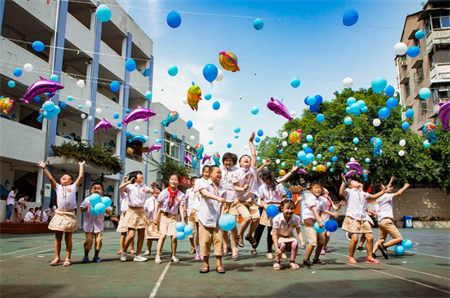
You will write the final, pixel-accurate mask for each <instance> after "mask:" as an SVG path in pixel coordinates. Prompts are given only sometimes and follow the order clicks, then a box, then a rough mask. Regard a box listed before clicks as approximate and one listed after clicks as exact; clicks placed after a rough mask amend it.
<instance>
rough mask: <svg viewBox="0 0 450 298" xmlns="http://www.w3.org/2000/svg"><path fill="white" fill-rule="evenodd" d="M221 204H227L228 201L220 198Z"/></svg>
mask: <svg viewBox="0 0 450 298" xmlns="http://www.w3.org/2000/svg"><path fill="white" fill-rule="evenodd" d="M219 202H221V203H226V202H227V200H225V199H224V198H220V200H219Z"/></svg>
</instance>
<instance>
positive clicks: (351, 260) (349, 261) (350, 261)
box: [347, 257, 358, 264]
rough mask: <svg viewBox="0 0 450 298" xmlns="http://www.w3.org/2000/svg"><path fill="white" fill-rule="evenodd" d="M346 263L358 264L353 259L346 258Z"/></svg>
mask: <svg viewBox="0 0 450 298" xmlns="http://www.w3.org/2000/svg"><path fill="white" fill-rule="evenodd" d="M347 263H350V264H357V263H358V262H356V260H355V258H352V257H348V260H347Z"/></svg>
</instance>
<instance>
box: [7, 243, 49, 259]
mask: <svg viewBox="0 0 450 298" xmlns="http://www.w3.org/2000/svg"><path fill="white" fill-rule="evenodd" d="M54 245H55V244H49V245H41V246H35V247H31V248H26V249H20V250H16V251H11V252H6V253H4V254H0V257H1V256H6V255H10V254H15V253H18V252H23V251H26V250H30V249H36V248H41V247H48V246H54Z"/></svg>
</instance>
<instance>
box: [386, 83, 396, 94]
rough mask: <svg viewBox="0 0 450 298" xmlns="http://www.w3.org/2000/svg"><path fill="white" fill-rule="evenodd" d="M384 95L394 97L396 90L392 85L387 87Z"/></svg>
mask: <svg viewBox="0 0 450 298" xmlns="http://www.w3.org/2000/svg"><path fill="white" fill-rule="evenodd" d="M384 93H385V94H386V95H387V96H392V95H394V93H395V88H394V87H392V86H391V85H389V86H387V87H386V89H384Z"/></svg>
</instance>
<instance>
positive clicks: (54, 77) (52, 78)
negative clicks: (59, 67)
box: [50, 74, 59, 82]
mask: <svg viewBox="0 0 450 298" xmlns="http://www.w3.org/2000/svg"><path fill="white" fill-rule="evenodd" d="M58 80H59V78H58V76H57V75H54V74H52V75H51V76H50V81H53V82H58Z"/></svg>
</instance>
